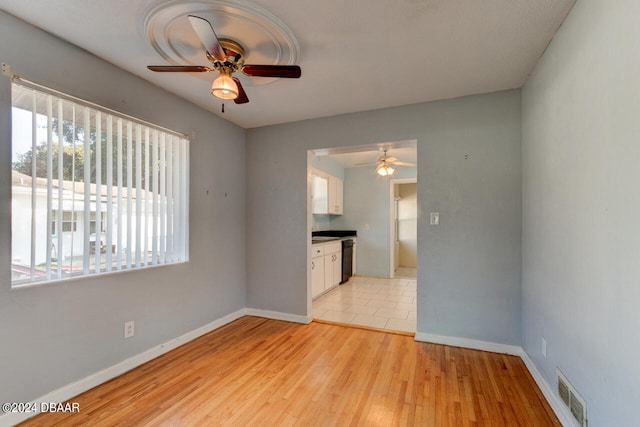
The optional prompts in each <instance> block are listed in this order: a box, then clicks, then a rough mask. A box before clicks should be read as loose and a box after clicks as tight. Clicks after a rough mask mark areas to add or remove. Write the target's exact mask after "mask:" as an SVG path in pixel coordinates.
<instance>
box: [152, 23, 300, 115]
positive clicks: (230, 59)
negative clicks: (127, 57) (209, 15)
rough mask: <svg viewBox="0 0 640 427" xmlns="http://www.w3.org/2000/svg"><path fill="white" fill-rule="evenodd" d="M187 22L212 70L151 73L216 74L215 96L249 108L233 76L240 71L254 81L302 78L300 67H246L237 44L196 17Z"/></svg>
mask: <svg viewBox="0 0 640 427" xmlns="http://www.w3.org/2000/svg"><path fill="white" fill-rule="evenodd" d="M187 18H188V19H189V22H190V23H191V26H192V27H193V30H194V31H195V33H196V34H197V35H198V38H199V39H200V41H201V42H202V45H203V46H204V50H205V54H206V55H207V59H208V60H209V62H210V63H211V65H210V66H209V67H205V66H200V65H149V66H147V68H148V69H149V70H151V71H156V72H161V73H166V72H170V73H175V72H178V73H212V72H217V73H218V77H217V78H216V79H215V80H214V81H213V85H212V86H211V94H212V95H213V96H215V97H217V98H220V99H226V100H231V99H232V100H233V101H234V102H235V103H236V104H246V103H247V102H249V98H248V97H247V94H246V93H245V91H244V88H243V87H242V84H241V83H240V80H238V78H237V77H233V73H236V72H238V71H240V72H242V73H244V74H246V75H247V76H251V77H283V78H290V79H297V78H299V77H300V76H301V75H302V71H301V69H300V67H299V66H298V65H252V64H251V65H250V64H245V63H244V61H245V50H244V48H243V47H242V45H241V44H240V43H238V42H237V41H235V40H231V39H226V38H220V39H219V38H218V36H217V35H216V32H215V31H214V29H213V26H212V25H211V23H210V22H209V21H207V20H206V19H204V18H201V17H199V16H195V15H188V16H187Z"/></svg>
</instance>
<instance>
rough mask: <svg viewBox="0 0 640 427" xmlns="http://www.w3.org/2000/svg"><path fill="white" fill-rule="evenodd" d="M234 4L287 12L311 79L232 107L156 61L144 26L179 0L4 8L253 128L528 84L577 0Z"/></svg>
mask: <svg viewBox="0 0 640 427" xmlns="http://www.w3.org/2000/svg"><path fill="white" fill-rule="evenodd" d="M224 1H225V2H228V3H231V4H232V3H244V4H248V3H250V4H254V5H256V6H259V7H261V8H263V9H266V10H267V11H268V12H270V13H271V14H273V15H275V16H276V17H277V18H279V19H280V20H281V21H282V22H283V23H284V24H285V25H286V26H287V27H288V29H289V30H290V31H291V33H292V34H293V35H294V36H295V38H296V40H297V42H298V45H299V55H298V61H297V62H298V65H300V66H301V67H302V78H300V79H299V80H293V79H279V80H277V81H274V82H271V83H268V84H263V85H256V86H250V87H246V88H245V89H246V90H247V94H248V96H249V98H250V100H251V102H249V103H248V104H244V105H235V104H233V103H229V102H226V103H225V111H226V112H225V113H224V114H221V111H220V107H221V101H220V100H218V99H216V98H213V97H212V96H211V95H210V92H209V90H210V80H212V79H213V77H215V76H213V75H212V74H207V77H211V79H203V78H202V75H201V76H198V77H196V76H194V75H192V74H186V73H185V74H173V73H172V74H169V73H162V74H159V73H153V72H151V71H148V70H147V68H146V66H147V65H150V64H151V65H163V64H168V63H167V62H166V60H165V59H164V58H162V57H161V56H160V55H159V54H158V52H156V51H155V50H154V48H153V47H152V46H151V43H150V42H149V39H148V38H147V36H146V34H144V32H143V31H142V30H141V28H143V23H142V21H143V20H144V17H145V12H146V11H148V10H149V9H150V8H152V7H153V6H157V5H161V4H163V3H177V2H176V1H175V0H169V1H167V0H163V1H161V0H128V1H122V0H118V1H104V0H102V1H97V0H29V1H25V0H0V8H2V9H4V10H5V11H7V12H9V13H11V14H13V15H15V16H17V17H19V18H22V19H24V20H25V21H27V22H30V23H32V24H34V25H36V26H38V27H40V28H42V29H44V30H46V31H48V32H50V33H52V34H55V35H57V36H59V37H61V38H63V39H65V40H67V41H69V42H71V43H73V44H75V45H77V46H80V47H82V48H84V49H86V50H88V51H90V52H92V53H93V54H95V55H97V56H99V57H101V58H103V59H105V60H107V61H109V62H111V63H113V64H115V65H117V66H118V67H120V68H123V69H125V70H127V71H129V72H131V73H133V74H136V75H138V76H140V77H142V78H143V79H146V80H148V81H150V82H152V83H154V84H156V85H158V86H160V87H163V88H165V89H166V90H167V91H169V92H172V93H175V94H177V95H179V96H181V97H183V98H185V99H188V100H189V101H191V102H193V103H195V104H197V105H199V106H201V107H202V108H205V109H207V110H210V111H211V112H213V113H215V114H218V115H220V116H222V117H224V118H226V119H227V120H230V121H232V122H234V123H236V124H238V125H240V126H242V127H245V128H251V127H258V126H263V125H269V124H276V123H283V122H290V121H296V120H302V119H309V118H315V117H324V116H332V115H336V114H342V113H348V112H355V111H364V110H372V109H379V108H385V107H390V106H397V105H404V104H413V103H418V102H424V101H431V100H437V99H446V98H454V97H458V96H464V95H471V94H479V93H488V92H494V91H498V90H505V89H512V88H518V87H521V86H522V85H523V84H524V83H525V82H526V80H527V77H528V75H529V73H530V72H531V71H532V70H533V68H534V66H535V64H536V62H537V60H538V58H539V57H540V55H541V54H542V52H543V51H544V49H545V47H546V46H547V44H548V43H549V41H550V40H551V38H552V37H553V35H554V34H555V32H556V31H557V29H558V27H559V26H560V24H561V23H562V21H563V20H564V18H565V16H566V15H567V13H568V12H569V11H570V9H571V7H572V5H573V3H574V1H575V0H482V1H479V0H395V1H389V0H348V1H344V0H322V1H310V0H298V1H291V0H256V1H252V2H248V1H246V0H234V1H231V0H224ZM183 3H187V2H183ZM197 3H198V4H199V5H200V6H201V5H203V4H205V5H206V3H207V0H198V1H197ZM217 3H218V4H219V3H220V0H218V1H217ZM239 38H241V37H239ZM240 41H241V42H244V43H246V44H251V41H250V40H240ZM177 42H181V41H177ZM250 59H251V52H249V53H248V60H247V63H250V62H251V61H250ZM201 65H208V64H207V62H206V60H204V59H203V61H202V64H201Z"/></svg>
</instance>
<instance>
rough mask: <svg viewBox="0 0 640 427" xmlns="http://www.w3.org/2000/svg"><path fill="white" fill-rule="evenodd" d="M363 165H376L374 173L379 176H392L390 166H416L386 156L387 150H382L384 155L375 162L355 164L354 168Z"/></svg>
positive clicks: (393, 170) (392, 169)
mask: <svg viewBox="0 0 640 427" xmlns="http://www.w3.org/2000/svg"><path fill="white" fill-rule="evenodd" d="M364 165H378V166H377V167H376V172H377V173H378V175H380V176H389V175H393V173H394V172H395V169H394V168H393V166H392V165H397V166H415V165H416V164H415V163H413V162H401V161H400V160H398V159H396V158H395V157H391V156H387V150H384V154H383V155H382V156H381V157H379V158H378V160H377V161H375V162H366V163H356V166H364Z"/></svg>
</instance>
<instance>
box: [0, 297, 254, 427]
mask: <svg viewBox="0 0 640 427" xmlns="http://www.w3.org/2000/svg"><path fill="white" fill-rule="evenodd" d="M246 314H247V313H246V309H244V308H243V309H240V310H237V311H234V312H233V313H230V314H227V315H226V316H224V317H221V318H220V319H216V320H214V321H213V322H211V323H208V324H206V325H204V326H201V327H199V328H197V329H194V330H193V331H191V332H187V333H186V334H184V335H181V336H179V337H177V338H174V339H172V340H169V341H167V342H165V343H163V344H160V345H158V346H156V347H152V348H150V349H149V350H146V351H144V352H142V353H140V354H137V355H135V356H132V357H130V358H128V359H125V360H123V361H122V362H120V363H117V364H115V365H113V366H110V367H108V368H105V369H103V370H101V371H98V372H96V373H94V374H91V375H89V376H88V377H85V378H83V379H81V380H78V381H76V382H74V383H71V384H67V385H65V386H63V387H61V388H59V389H57V390H54V391H52V392H50V393H47V394H45V395H44V396H41V397H39V398H37V399H35V400H34V401H32V402H30V403H35V404H36V405H35V407H36V408H37V411H36V412H33V413H17V412H13V413H7V414H4V415H2V416H0V427H5V426H7V427H8V426H14V425H16V424H18V423H21V422H22V421H25V420H27V419H29V418H31V417H33V416H35V415H37V414H38V413H39V408H40V404H41V403H47V402H56V403H58V402H60V403H61V402H66V401H68V400H71V399H72V398H73V397H75V396H77V395H79V394H81V393H84V392H85V391H87V390H90V389H92V388H94V387H95V386H98V385H100V384H102V383H105V382H107V381H109V380H111V379H113V378H115V377H117V376H119V375H122V374H124V373H125V372H127V371H130V370H132V369H134V368H136V367H138V366H140V365H142V364H144V363H146V362H148V361H150V360H152V359H155V358H156V357H158V356H161V355H163V354H164V353H168V352H169V351H171V350H173V349H175V348H177V347H180V346H181V345H183V344H186V343H188V342H189V341H192V340H194V339H196V338H198V337H200V336H202V335H204V334H206V333H209V332H211V331H213V330H216V329H218V328H220V327H222V326H224V325H226V324H228V323H231V322H233V321H234V320H236V319H239V318H241V317H243V316H245V315H246ZM80 409H81V410H82V408H80Z"/></svg>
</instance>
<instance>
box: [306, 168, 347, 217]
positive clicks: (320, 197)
mask: <svg viewBox="0 0 640 427" xmlns="http://www.w3.org/2000/svg"><path fill="white" fill-rule="evenodd" d="M343 192H344V181H343V180H342V179H340V178H338V177H335V176H333V175H329V174H328V173H325V172H322V171H320V170H314V172H313V174H312V175H311V199H312V200H311V213H314V214H331V215H342V214H343V213H344V209H343V204H344V200H343V199H344V195H343Z"/></svg>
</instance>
